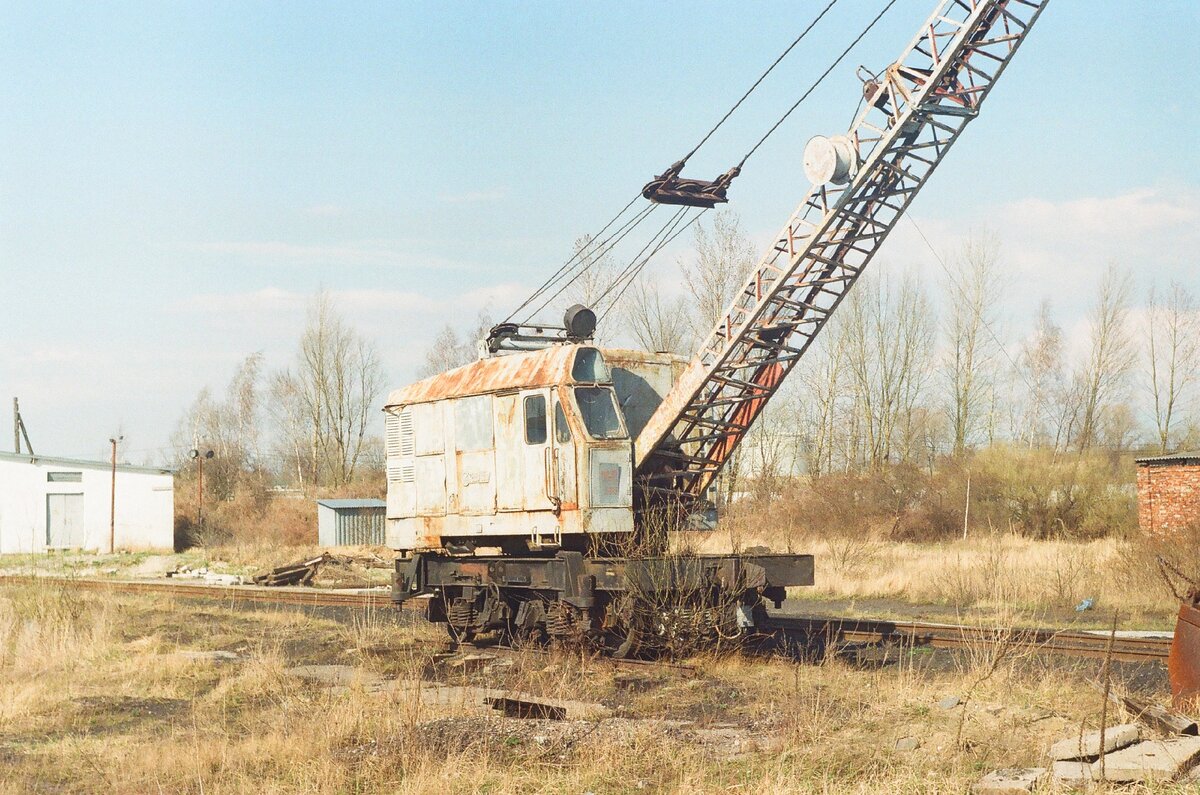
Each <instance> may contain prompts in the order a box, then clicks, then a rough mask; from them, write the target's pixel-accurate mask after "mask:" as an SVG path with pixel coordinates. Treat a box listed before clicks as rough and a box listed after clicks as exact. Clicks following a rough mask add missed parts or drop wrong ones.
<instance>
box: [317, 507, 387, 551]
mask: <svg viewBox="0 0 1200 795" xmlns="http://www.w3.org/2000/svg"><path fill="white" fill-rule="evenodd" d="M386 508H387V503H386V502H384V501H383V500H371V499H361V500H317V543H318V544H320V545H321V546H323V547H342V546H351V545H354V544H375V545H382V544H383V543H384V530H383V526H384V514H385V513H386Z"/></svg>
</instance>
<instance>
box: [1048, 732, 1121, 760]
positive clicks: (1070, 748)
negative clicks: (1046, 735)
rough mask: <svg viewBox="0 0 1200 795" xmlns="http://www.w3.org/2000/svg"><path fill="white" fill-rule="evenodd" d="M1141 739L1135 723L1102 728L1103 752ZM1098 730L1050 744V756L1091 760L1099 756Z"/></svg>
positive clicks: (1053, 757)
mask: <svg viewBox="0 0 1200 795" xmlns="http://www.w3.org/2000/svg"><path fill="white" fill-rule="evenodd" d="M1140 739H1142V727H1141V726H1139V725H1137V724H1136V723H1123V724H1121V725H1120V726H1110V727H1108V728H1107V729H1105V730H1104V750H1103V753H1106V754H1107V753H1111V752H1113V751H1117V750H1120V749H1121V748H1125V747H1127V746H1130V745H1133V744H1134V743H1136V742H1137V741H1138V740H1140ZM1100 754H1101V750H1100V732H1099V731H1094V732H1088V733H1087V734H1085V735H1083V737H1080V736H1079V735H1076V736H1074V737H1067V738H1064V739H1062V740H1059V741H1058V742H1056V743H1055V744H1054V745H1052V746H1050V758H1051V759H1053V760H1056V761H1059V760H1072V759H1074V760H1079V759H1087V760H1089V761H1090V760H1092V759H1095V758H1096V757H1098V756H1100Z"/></svg>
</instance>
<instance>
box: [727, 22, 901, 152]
mask: <svg viewBox="0 0 1200 795" xmlns="http://www.w3.org/2000/svg"><path fill="white" fill-rule="evenodd" d="M895 4H896V0H889V2H888V4H887V5H885V6H884V7H883V10H881V11H880V12H879V13H878V14H876V15H875V18H874V19H872V20H871V23H870V24H869V25H867V26H866V28H864V29H863V31H862V33H859V34H858V36H856V37H855V39H854V41H852V42H850V46H848V47H847V48H846V49H844V50H842V54H841V55H839V56H838V57H837V58H836V59H835V60H834V62H833V63H831V64H830V65H829V68H827V69H826V70H825V71H824V72H822V73H821V76H820V77H818V78H817V79H816V81H815V82H814V83H813V84H812V85H811V86H809V87H808V90H807V91H805V92H804V93H803V94H802V95H801V96H800V99H798V100H796V103H795V104H794V105H792V106H791V107H790V108H788V109H787V112H786V113H784V114H783V115H782V116H780V117H779V121H777V122H775V124H774V125H772V126H771V129H769V130H767V132H766V134H765V135H763V137H762V138H760V139H758V143H756V144H755V145H754V146H753V147H751V149H750V151H749V152H747V153H746V154H745V156H744V157H743V158H742V160H741V162H739V163H738V164H737V167H738V168H739V169H740V168H741V167H742V166H744V165H745V164H746V161H747V160H749V159H750V156H751V155H753V154H754V153H755V152H757V151H758V148H759V147H760V146H762V145H763V144H764V143H766V140H767V139H768V138H770V137H771V135H772V134H773V133H774V132H775V131H776V130H777V129H779V125H781V124H783V123H784V121H786V120H787V117H788V116H791V115H792V113H793V112H794V111H795V110H796V108H798V107H800V105H801V103H803V102H804V100H806V99H808V97H809V95H810V94H812V92H814V91H816V90H817V86H819V85H821V83H822V82H824V80H825V78H826V77H828V76H829V73H830V72H832V71H833V70H834V68H836V67H837V65H838V64H840V63H841V62H842V60H843V59H844V58H845V57H846V56H847V55H849V54H850V51H851V50H853V49H854V48H855V47H856V46H857V45H858V43H859V42H860V41H862V40H863V37H864V36H866V35H867V34H868V33H870V32H871V28H873V27H875V24H876V23H877V22H879V20H881V19H883V15H884V14H886V13H887V12H888V10H889V9H891V7H892V6H894V5H895Z"/></svg>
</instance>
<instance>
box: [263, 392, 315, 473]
mask: <svg viewBox="0 0 1200 795" xmlns="http://www.w3.org/2000/svg"><path fill="white" fill-rule="evenodd" d="M267 391H268V394H269V395H270V398H271V399H270V404H269V405H270V408H269V409H268V413H269V414H270V416H271V419H272V421H273V422H274V425H275V453H276V456H277V458H278V460H279V461H281V462H282V463H283V466H282V467H281V472H280V474H281V475H283V477H284V479H285V482H288V481H292V482H294V483H295V484H296V486H297V487H298V488H301V489H303V488H306V487H307V486H309V485H311V484H314V483H316V478H317V473H316V471H314V466H315V464H316V461H315V456H313V455H312V440H313V439H315V438H316V433H315V431H314V429H313V428H312V427H311V422H312V416H311V415H310V414H309V412H308V411H307V409H306V406H305V400H304V396H303V394H302V393H301V391H300V382H299V380H298V379H297V378H295V377H293V376H292V375H291V374H290V373H289V372H287V371H284V372H279V373H275V374H273V375H272V376H271V379H270V382H269V383H268V386H267ZM293 477H294V481H293V480H292V479H293Z"/></svg>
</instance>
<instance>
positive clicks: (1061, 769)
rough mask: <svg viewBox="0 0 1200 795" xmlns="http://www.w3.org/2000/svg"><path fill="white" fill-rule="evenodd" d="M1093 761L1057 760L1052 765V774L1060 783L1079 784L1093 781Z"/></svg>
mask: <svg viewBox="0 0 1200 795" xmlns="http://www.w3.org/2000/svg"><path fill="white" fill-rule="evenodd" d="M1092 765H1093V763H1091V762H1055V763H1054V764H1052V765H1050V775H1051V776H1052V777H1053V778H1054V780H1055V781H1057V782H1058V783H1060V784H1066V785H1067V786H1079V785H1081V784H1087V783H1088V782H1090V781H1092V780H1093V779H1092Z"/></svg>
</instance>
